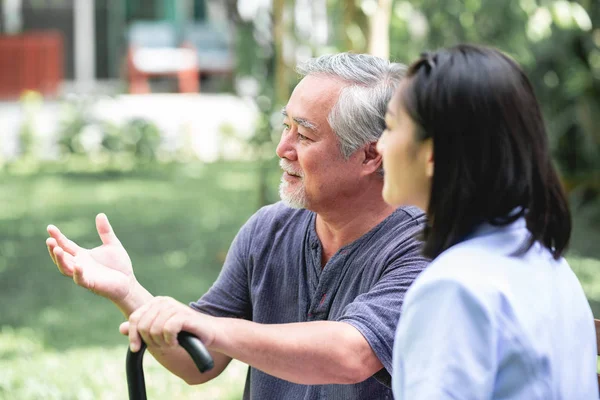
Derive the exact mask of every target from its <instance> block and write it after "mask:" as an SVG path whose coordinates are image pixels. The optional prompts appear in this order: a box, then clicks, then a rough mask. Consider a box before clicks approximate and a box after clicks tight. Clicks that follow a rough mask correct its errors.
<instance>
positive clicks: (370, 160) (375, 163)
mask: <svg viewBox="0 0 600 400" xmlns="http://www.w3.org/2000/svg"><path fill="white" fill-rule="evenodd" d="M363 151H364V158H363V167H364V169H365V172H366V173H367V174H372V173H374V172H376V171H378V170H379V169H380V168H381V162H382V161H381V154H379V152H378V151H377V142H371V143H368V144H366V145H365V146H364V147H363Z"/></svg>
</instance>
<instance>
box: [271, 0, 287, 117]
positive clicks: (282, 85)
mask: <svg viewBox="0 0 600 400" xmlns="http://www.w3.org/2000/svg"><path fill="white" fill-rule="evenodd" d="M284 9H285V0H273V47H274V50H275V88H274V89H275V91H274V92H275V99H274V100H275V101H274V103H275V104H276V105H277V106H280V105H283V104H285V102H286V101H287V97H288V84H287V73H286V69H287V68H286V65H285V60H284V58H283V39H284V36H285V26H284V21H283V11H284Z"/></svg>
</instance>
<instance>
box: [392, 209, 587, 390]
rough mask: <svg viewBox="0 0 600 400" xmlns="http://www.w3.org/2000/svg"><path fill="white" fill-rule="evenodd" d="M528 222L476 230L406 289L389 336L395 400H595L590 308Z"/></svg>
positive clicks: (567, 270) (570, 274)
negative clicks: (531, 240)
mask: <svg viewBox="0 0 600 400" xmlns="http://www.w3.org/2000/svg"><path fill="white" fill-rule="evenodd" d="M527 237H528V231H527V229H526V227H525V220H524V219H522V218H521V219H519V220H517V221H516V222H514V223H512V224H511V225H508V226H505V227H493V226H491V225H487V224H486V225H482V226H481V227H480V228H479V229H478V230H477V231H476V232H475V234H474V235H472V236H470V237H469V238H467V240H465V241H463V242H461V243H459V244H457V245H455V246H453V247H451V248H450V249H448V250H447V251H445V252H443V253H442V254H441V255H440V256H439V257H437V258H436V259H435V260H434V261H433V262H432V263H431V265H430V266H429V267H428V268H426V269H425V271H424V272H423V273H422V274H421V275H420V276H419V277H418V278H417V280H416V281H415V283H414V284H413V286H411V288H410V289H409V290H408V293H407V295H406V299H405V301H404V305H403V312H402V317H401V318H400V324H399V326H398V330H397V332H396V341H395V343H394V356H393V367H392V371H393V373H392V386H393V391H394V397H395V398H396V399H397V400H404V399H408V400H420V399H435V400H442V399H474V400H483V399H503V400H509V399H511V400H512V399H527V400H537V399H539V400H552V399H556V400H558V399H564V400H579V399H598V381H597V378H596V336H595V328H594V320H593V316H592V312H591V310H590V307H589V304H588V302H587V300H586V298H585V295H584V293H583V290H582V288H581V285H580V284H579V281H578V280H577V277H576V276H575V274H574V273H573V272H572V271H571V268H570V267H569V265H568V264H567V262H566V261H565V260H564V259H559V260H554V259H553V258H552V255H551V254H550V252H549V251H548V250H547V249H545V248H544V247H543V246H541V245H540V244H539V243H536V244H534V246H533V247H532V248H531V249H530V250H528V251H527V252H526V253H525V254H524V255H522V256H511V255H510V254H511V253H512V252H514V251H515V250H517V249H519V248H520V246H521V245H522V244H523V243H524V241H526V240H527Z"/></svg>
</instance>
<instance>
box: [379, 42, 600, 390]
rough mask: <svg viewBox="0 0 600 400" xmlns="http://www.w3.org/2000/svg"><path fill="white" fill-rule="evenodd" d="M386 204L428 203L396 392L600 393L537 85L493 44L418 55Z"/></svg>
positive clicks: (388, 170)
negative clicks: (422, 263) (568, 257)
mask: <svg viewBox="0 0 600 400" xmlns="http://www.w3.org/2000/svg"><path fill="white" fill-rule="evenodd" d="M386 125H387V129H386V131H385V132H384V134H383V136H382V138H381V140H380V142H379V144H378V150H379V152H380V153H381V154H382V156H383V166H384V170H385V185H384V189H383V195H384V198H385V200H386V201H387V202H388V203H390V204H394V205H398V206H400V205H407V204H414V205H417V206H420V207H421V208H423V209H425V210H427V214H428V218H429V221H430V224H429V226H428V228H427V229H426V231H425V232H424V234H423V236H424V253H425V255H426V256H428V257H430V258H432V259H433V262H432V264H431V265H430V266H429V267H428V268H427V269H426V270H425V271H424V272H423V273H422V274H421V275H420V276H419V278H418V279H417V280H416V281H415V283H414V284H413V286H412V287H411V288H410V290H409V291H408V294H407V297H406V299H405V302H404V306H403V314H402V317H401V319H400V324H399V326H398V331H397V334H396V335H397V336H396V342H395V345H394V366H393V389H394V395H395V397H396V398H398V399H410V400H415V399H477V400H479V399H528V400H529V399H544V400H548V399H567V400H570V399H597V398H598V386H597V385H598V382H597V380H596V341H595V330H594V322H593V316H592V313H591V310H590V307H589V305H588V303H587V300H586V298H585V295H584V293H583V290H582V288H581V285H580V284H579V282H578V280H577V278H576V277H575V275H574V274H573V272H572V271H571V269H570V267H569V265H568V264H567V262H566V261H565V260H564V258H562V256H563V253H564V252H565V249H566V247H567V245H568V242H569V237H570V233H571V218H570V214H569V209H568V205H567V201H566V198H565V194H564V192H563V190H562V188H561V184H560V181H559V179H558V176H557V173H556V171H555V169H554V168H553V166H552V161H551V159H550V154H549V151H548V139H547V136H546V131H545V128H544V124H543V121H542V116H541V112H540V108H539V105H538V103H537V100H536V98H535V95H534V93H533V90H532V87H531V84H530V83H529V81H528V79H527V77H526V76H525V74H524V73H523V71H522V70H521V69H520V67H519V66H518V65H517V64H516V63H515V62H514V61H513V60H512V59H510V58H509V57H507V56H506V55H504V54H502V53H500V52H499V51H497V50H494V49H490V48H484V47H477V46H470V45H461V46H457V47H454V48H450V49H445V50H440V51H438V52H435V53H431V54H426V55H424V56H423V57H422V58H421V59H420V60H418V61H417V62H416V63H414V64H413V65H412V66H411V67H410V69H409V71H408V74H407V77H406V79H405V80H404V82H403V83H402V84H401V86H400V88H399V91H398V93H397V95H396V96H395V97H394V99H393V100H392V101H391V102H390V104H389V107H388V113H387V115H386Z"/></svg>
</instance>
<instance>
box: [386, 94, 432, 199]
mask: <svg viewBox="0 0 600 400" xmlns="http://www.w3.org/2000/svg"><path fill="white" fill-rule="evenodd" d="M403 87H404V84H401V86H400V89H399V91H398V93H396V95H395V96H394V97H393V98H392V100H391V101H390V103H389V105H388V109H387V113H386V115H385V123H386V129H385V131H384V132H383V134H382V136H381V139H379V142H378V143H377V151H378V152H379V153H380V154H381V156H382V157H383V169H384V171H385V174H384V185H383V199H384V200H385V201H386V202H387V203H388V204H391V205H393V206H407V205H415V206H417V207H420V208H421V209H423V210H427V206H428V204H429V193H430V190H431V178H432V176H433V140H432V139H426V140H418V139H417V127H416V125H415V123H414V122H413V120H412V119H411V118H410V117H409V115H408V113H407V112H406V111H405V109H404V106H403V105H402V103H401V100H400V96H399V93H400V91H402V90H403Z"/></svg>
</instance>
